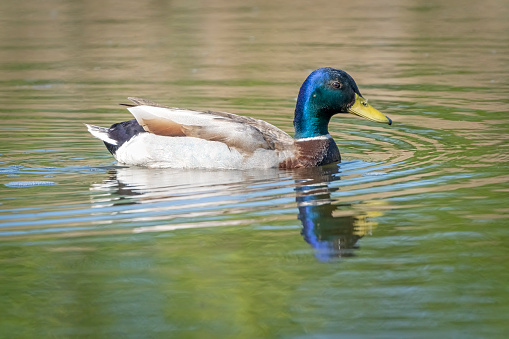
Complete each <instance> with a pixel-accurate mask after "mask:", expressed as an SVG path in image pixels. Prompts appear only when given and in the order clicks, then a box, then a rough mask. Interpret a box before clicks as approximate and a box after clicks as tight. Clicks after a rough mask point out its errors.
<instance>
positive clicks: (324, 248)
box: [295, 165, 382, 261]
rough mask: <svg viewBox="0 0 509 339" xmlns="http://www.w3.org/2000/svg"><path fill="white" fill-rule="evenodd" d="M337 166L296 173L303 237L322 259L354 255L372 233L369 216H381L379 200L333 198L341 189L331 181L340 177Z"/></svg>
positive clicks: (372, 224)
mask: <svg viewBox="0 0 509 339" xmlns="http://www.w3.org/2000/svg"><path fill="white" fill-rule="evenodd" d="M339 171H340V167H338V166H337V165H330V166H324V167H319V168H309V169H304V170H300V171H298V172H296V188H295V191H296V201H297V207H298V209H299V214H298V219H299V220H300V221H301V223H302V236H303V237H304V240H305V241H306V242H308V243H309V244H310V245H311V246H312V247H313V248H314V249H315V256H316V257H317V259H319V260H321V261H330V260H333V259H336V258H341V257H349V256H353V255H354V250H355V249H357V248H358V245H357V241H358V240H359V239H360V238H362V237H363V236H364V235H366V234H371V232H372V231H373V229H374V228H375V227H376V225H377V224H376V223H375V222H372V221H370V217H375V216H381V215H382V213H381V212H379V211H376V209H377V207H376V206H377V205H378V204H379V202H378V203H375V202H364V203H359V204H351V203H349V204H341V203H338V201H337V199H332V198H331V193H333V192H335V191H337V190H338V188H331V187H330V186H331V183H332V182H334V181H337V180H340V177H339Z"/></svg>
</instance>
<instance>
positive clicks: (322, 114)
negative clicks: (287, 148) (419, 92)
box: [293, 67, 392, 138]
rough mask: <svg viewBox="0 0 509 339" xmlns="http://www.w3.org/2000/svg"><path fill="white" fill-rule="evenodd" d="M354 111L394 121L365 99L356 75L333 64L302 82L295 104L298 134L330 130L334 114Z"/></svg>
mask: <svg viewBox="0 0 509 339" xmlns="http://www.w3.org/2000/svg"><path fill="white" fill-rule="evenodd" d="M337 113H351V114H355V115H358V116H360V117H363V118H365V119H368V120H372V121H376V122H383V123H387V124H389V125H390V124H391V123H392V121H391V119H389V118H388V117H386V116H385V115H383V114H382V113H380V112H379V111H378V110H376V109H374V108H373V107H371V105H369V104H368V102H367V100H365V99H364V98H363V97H362V95H361V93H360V92H359V88H358V87H357V84H356V83H355V81H354V80H353V78H352V77H351V76H350V75H348V73H346V72H345V71H342V70H339V69H334V68H330V67H326V68H319V69H317V70H316V71H313V72H312V73H311V74H310V75H309V76H308V77H307V79H306V80H305V81H304V83H303V84H302V86H301V88H300V91H299V97H298V98H297V106H296V108H295V118H294V120H293V125H294V127H295V138H309V137H316V136H320V135H326V134H328V133H329V132H328V125H329V121H330V119H331V117H332V116H333V115H334V114H337Z"/></svg>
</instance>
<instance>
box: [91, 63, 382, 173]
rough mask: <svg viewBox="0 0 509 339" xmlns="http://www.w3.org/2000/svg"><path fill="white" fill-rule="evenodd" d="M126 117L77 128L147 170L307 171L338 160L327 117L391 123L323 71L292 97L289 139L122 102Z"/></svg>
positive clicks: (215, 117) (241, 124)
mask: <svg viewBox="0 0 509 339" xmlns="http://www.w3.org/2000/svg"><path fill="white" fill-rule="evenodd" d="M128 99H129V100H130V101H131V102H132V104H123V105H124V106H126V107H127V110H129V112H131V114H132V115H133V116H134V119H132V120H128V121H124V122H119V123H115V124H113V125H111V127H109V128H106V127H100V126H95V125H89V124H85V125H86V126H87V128H88V131H89V132H90V133H91V134H92V135H93V136H94V137H96V138H98V139H100V140H102V141H103V142H104V144H105V146H106V148H107V149H108V151H109V152H110V153H111V154H112V155H113V156H114V157H115V159H116V160H117V162H118V163H119V164H120V165H126V166H142V167H149V168H196V169H198V168H201V169H252V168H280V169H293V168H307V167H317V166H323V165H327V164H331V163H335V162H341V155H340V152H339V149H338V146H337V145H336V143H335V141H334V139H333V138H332V137H331V135H330V134H329V131H328V126H329V122H330V120H331V118H332V117H333V116H334V115H336V114H344V113H350V114H353V115H356V116H358V117H361V118H364V119H367V120H370V121H374V122H379V123H385V124H388V125H391V124H392V120H391V119H390V118H388V117H387V116H385V115H384V114H382V113H381V112H380V111H378V110H377V109H375V108H373V107H372V106H371V105H370V104H369V103H368V101H367V100H366V99H365V98H364V97H363V96H362V95H361V93H360V91H359V88H358V87H357V84H356V83H355V81H354V79H353V78H352V77H351V76H350V75H349V74H348V73H347V72H345V71H343V70H340V69H335V68H331V67H324V68H319V69H317V70H314V71H313V72H311V74H309V76H308V77H307V78H306V80H305V81H304V82H303V84H302V86H301V87H300V90H299V95H298V97H297V104H296V107H295V113H294V120H293V125H294V128H295V134H294V136H293V137H291V136H290V135H289V134H287V133H286V132H284V131H283V130H281V129H279V128H277V127H275V126H274V125H271V124H269V123H268V122H265V121H263V120H259V119H255V118H252V117H248V116H241V115H236V114H233V113H226V112H219V111H197V110H188V109H181V108H176V107H170V106H164V105H160V104H157V103H155V102H152V101H149V100H145V99H141V98H136V97H129V98H128Z"/></svg>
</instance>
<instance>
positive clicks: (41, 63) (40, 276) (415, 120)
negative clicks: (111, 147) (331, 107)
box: [0, 0, 509, 338]
mask: <svg viewBox="0 0 509 339" xmlns="http://www.w3.org/2000/svg"><path fill="white" fill-rule="evenodd" d="M0 13H1V15H0V98H1V99H0V100H1V103H2V105H1V106H0V118H1V121H2V123H1V124H0V154H1V155H0V272H1V273H0V304H1V305H2V307H1V308H0V338H34V337H38V338H67V337H69V338H75V337H86V338H117V337H128V338H168V337H178V338H180V337H183V338H210V337H213V338H215V337H217V338H280V337H281V338H395V337H403V338H406V337H409V338H410V337H411V338H430V337H433V336H435V337H439V338H505V337H506V335H507V333H508V332H509V325H508V323H507V315H508V314H509V306H508V305H509V285H508V281H509V273H508V272H509V264H508V262H509V247H508V246H507V243H508V241H509V222H508V217H509V207H508V201H509V200H508V199H509V196H508V193H509V184H508V182H509V167H508V166H509V157H508V152H509V149H508V145H509V143H508V137H507V136H508V132H509V117H508V113H509V100H508V97H509V77H508V75H509V73H508V69H509V21H508V20H507V18H508V17H509V3H507V1H502V0H499V1H497V0H493V1H483V2H476V1H459V0H458V1H456V0H453V1H448V2H443V1H428V2H422V1H403V0H401V1H395V0H394V1H384V2H380V1H374V0H365V1H358V2H350V1H336V2H335V3H334V4H331V3H330V2H326V1H315V2H309V3H307V2H300V1H297V2H295V1H293V2H289V1H279V2H272V1H261V2H260V1H244V2H242V3H238V4H235V3H232V2H229V1H173V2H169V1H168V2H167V1H152V2H139V1H86V2H79V1H56V0H55V1H53V0H50V1H16V2H15V1H6V2H2V3H1V4H0ZM323 66H332V67H336V68H341V69H344V70H346V71H347V72H349V73H350V74H351V75H352V76H353V77H354V78H355V79H356V81H357V84H358V85H359V88H360V90H361V92H362V93H363V95H364V96H365V97H367V98H368V99H369V100H370V103H371V104H372V105H373V106H374V107H376V108H378V109H379V110H380V111H382V112H383V113H384V114H386V115H388V116H389V117H390V118H391V119H392V120H393V121H394V125H393V126H386V125H381V124H376V123H372V122H369V121H365V120H360V119H356V118H354V117H344V116H341V117H338V118H334V119H333V121H332V123H331V125H330V133H331V135H332V136H333V137H334V138H335V140H336V141H337V143H338V146H339V148H340V150H341V153H342V157H343V159H344V161H343V163H341V164H339V165H337V164H333V165H330V166H326V167H323V168H317V169H307V170H295V171H282V170H278V169H274V170H265V171H260V170H250V171H199V170H194V171H182V170H149V169H143V168H125V167H119V166H117V165H116V163H115V161H114V159H113V158H112V157H111V155H110V154H109V153H108V152H107V150H106V149H105V148H104V146H103V145H102V143H101V142H100V141H98V140H97V139H94V138H93V137H91V136H90V135H89V134H88V132H87V131H86V128H85V127H84V125H83V123H92V124H96V125H102V126H108V125H110V124H112V123H114V122H119V121H124V120H127V119H130V114H129V112H128V111H127V110H125V109H124V108H122V107H121V106H118V104H119V103H123V102H126V99H125V98H126V97H127V96H139V97H145V98H147V99H151V100H154V101H156V102H160V103H162V104H167V105H170V106H177V107H184V108H192V109H214V110H220V111H227V112H233V113H238V114H244V115H249V116H252V117H256V118H259V119H264V120H266V121H268V122H270V123H272V124H274V125H277V126H278V127H280V128H282V129H284V130H285V131H287V132H289V133H292V132H293V128H292V119H293V116H292V114H293V109H294V105H295V98H296V96H297V92H298V89H299V87H300V84H301V83H302V81H303V80H304V79H305V78H306V76H307V75H308V74H309V73H310V72H311V71H312V70H313V69H315V68H318V67H323ZM37 183H39V184H40V185H36V184H37ZM42 184H44V185H42Z"/></svg>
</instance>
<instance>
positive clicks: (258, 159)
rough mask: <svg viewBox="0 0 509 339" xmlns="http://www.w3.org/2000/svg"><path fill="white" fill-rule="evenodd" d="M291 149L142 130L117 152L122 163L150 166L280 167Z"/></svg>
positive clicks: (210, 167) (289, 154) (117, 156)
mask: <svg viewBox="0 0 509 339" xmlns="http://www.w3.org/2000/svg"><path fill="white" fill-rule="evenodd" d="M289 156H292V153H291V152H290V151H288V152H276V151H273V150H265V149H258V150H256V151H255V152H253V153H252V154H249V155H247V154H243V153H241V152H239V151H237V150H236V149H235V148H229V147H228V146H226V144H224V143H222V142H219V141H210V140H204V139H199V138H193V137H165V136H160V135H155V134H152V133H141V134H138V135H137V136H135V137H134V138H132V139H131V140H129V141H128V142H126V143H125V144H123V145H122V146H121V147H120V148H119V149H118V150H117V152H116V153H115V157H116V159H117V160H118V162H119V163H122V164H125V165H132V166H144V167H151V168H203V169H250V168H272V167H278V166H279V163H280V162H281V161H283V160H284V159H285V158H287V157H289Z"/></svg>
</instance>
